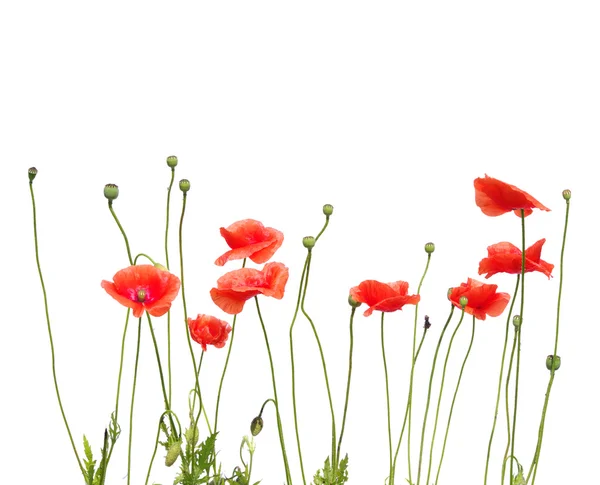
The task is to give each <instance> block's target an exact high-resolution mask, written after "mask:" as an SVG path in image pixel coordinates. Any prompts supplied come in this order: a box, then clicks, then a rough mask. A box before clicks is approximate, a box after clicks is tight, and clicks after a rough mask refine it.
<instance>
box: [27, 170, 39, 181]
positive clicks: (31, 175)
mask: <svg viewBox="0 0 600 485" xmlns="http://www.w3.org/2000/svg"><path fill="white" fill-rule="evenodd" d="M36 175H37V168H35V167H31V168H30V169H29V170H27V176H28V177H29V181H30V182H33V179H34V178H35V176H36Z"/></svg>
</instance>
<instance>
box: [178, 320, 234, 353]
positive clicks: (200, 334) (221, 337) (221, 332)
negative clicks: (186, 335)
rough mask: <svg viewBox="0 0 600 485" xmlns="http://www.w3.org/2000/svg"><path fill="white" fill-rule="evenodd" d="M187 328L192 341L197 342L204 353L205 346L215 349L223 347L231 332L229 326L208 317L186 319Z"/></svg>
mask: <svg viewBox="0 0 600 485" xmlns="http://www.w3.org/2000/svg"><path fill="white" fill-rule="evenodd" d="M188 327H189V328H190V335H191V337H192V339H194V341H195V342H198V343H199V344H200V345H201V346H202V350H204V351H205V352H206V346H207V345H214V346H215V347H216V348H217V349H220V348H222V347H224V346H225V342H227V337H228V336H229V332H231V325H229V324H228V323H227V322H224V321H223V320H219V319H218V318H216V317H211V316H210V315H198V316H197V317H196V318H188Z"/></svg>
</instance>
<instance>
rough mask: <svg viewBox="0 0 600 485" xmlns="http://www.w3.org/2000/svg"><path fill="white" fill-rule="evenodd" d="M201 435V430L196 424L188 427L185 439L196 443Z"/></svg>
mask: <svg viewBox="0 0 600 485" xmlns="http://www.w3.org/2000/svg"><path fill="white" fill-rule="evenodd" d="M199 437H200V432H199V431H198V427H197V426H194V427H193V428H188V429H187V430H186V432H185V439H186V440H187V442H188V443H190V444H192V445H195V444H196V443H197V442H198V438H199Z"/></svg>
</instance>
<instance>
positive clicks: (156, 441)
mask: <svg viewBox="0 0 600 485" xmlns="http://www.w3.org/2000/svg"><path fill="white" fill-rule="evenodd" d="M165 414H172V415H173V416H175V419H176V420H177V427H178V429H179V436H181V423H180V422H179V418H178V417H177V415H176V414H175V413H173V411H170V410H167V411H163V413H162V414H161V415H160V419H159V420H158V429H157V430H156V439H155V440H154V451H153V452H152V458H151V459H150V465H149V466H148V473H147V474H146V481H145V485H148V480H150V472H151V471H152V464H153V463H154V458H156V450H157V449H158V439H159V438H160V425H161V424H162V419H163V418H164V416H165Z"/></svg>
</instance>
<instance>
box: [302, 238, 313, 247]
mask: <svg viewBox="0 0 600 485" xmlns="http://www.w3.org/2000/svg"><path fill="white" fill-rule="evenodd" d="M315 242H316V241H315V238H314V237H312V236H306V237H305V238H304V239H302V244H304V247H305V248H306V249H312V248H314V247H315Z"/></svg>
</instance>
